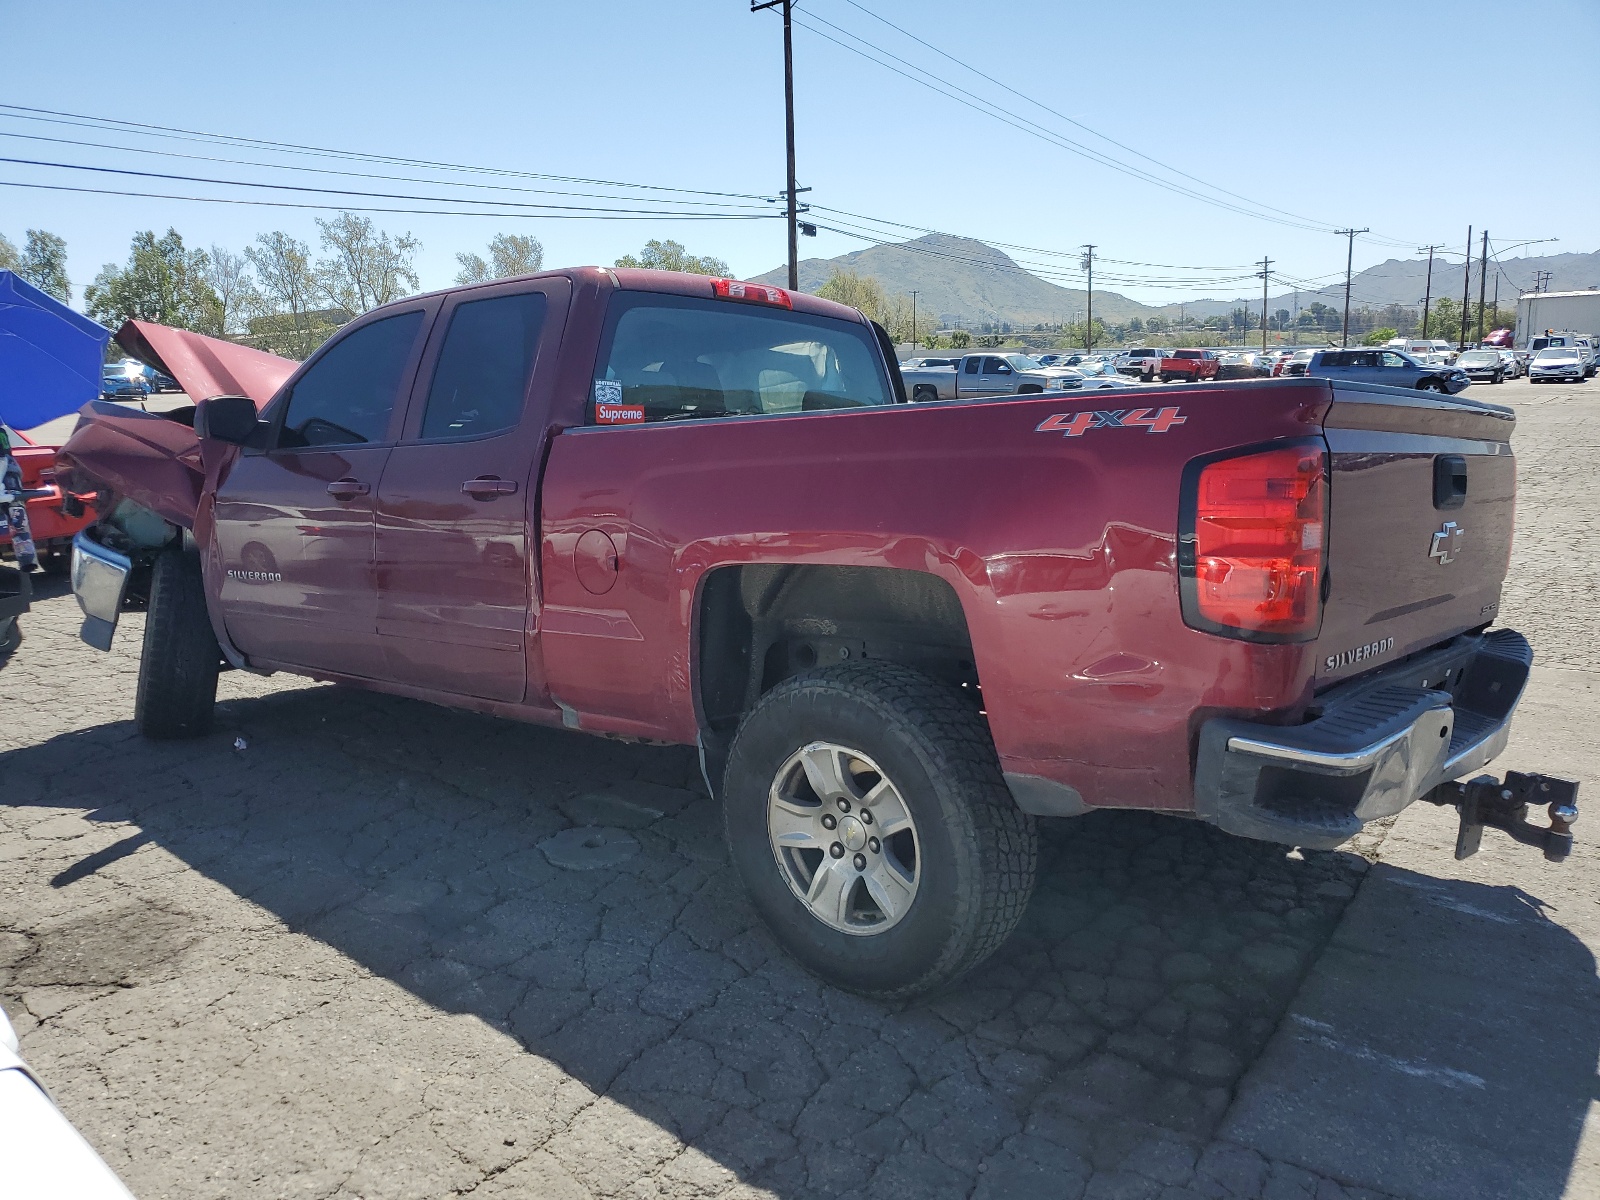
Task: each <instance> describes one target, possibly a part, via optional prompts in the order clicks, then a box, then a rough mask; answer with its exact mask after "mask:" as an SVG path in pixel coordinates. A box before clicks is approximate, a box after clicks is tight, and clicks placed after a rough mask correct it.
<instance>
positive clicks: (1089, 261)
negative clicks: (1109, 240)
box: [1079, 245, 1094, 354]
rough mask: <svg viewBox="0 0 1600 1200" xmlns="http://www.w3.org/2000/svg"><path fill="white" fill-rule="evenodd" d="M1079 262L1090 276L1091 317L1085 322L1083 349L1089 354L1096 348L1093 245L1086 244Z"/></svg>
mask: <svg viewBox="0 0 1600 1200" xmlns="http://www.w3.org/2000/svg"><path fill="white" fill-rule="evenodd" d="M1079 262H1080V263H1081V264H1082V266H1083V269H1084V272H1085V273H1086V274H1087V275H1088V277H1089V305H1088V307H1089V317H1088V319H1087V320H1086V321H1084V323H1083V349H1084V353H1086V354H1087V353H1090V352H1092V351H1093V350H1094V247H1093V246H1092V245H1085V246H1084V248H1083V257H1082V258H1081V259H1080V260H1079Z"/></svg>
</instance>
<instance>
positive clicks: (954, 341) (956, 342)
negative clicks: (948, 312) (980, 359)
mask: <svg viewBox="0 0 1600 1200" xmlns="http://www.w3.org/2000/svg"><path fill="white" fill-rule="evenodd" d="M970 345H972V335H971V334H970V333H968V332H967V331H966V330H965V329H956V330H952V331H951V333H950V349H952V350H965V349H966V348H967V347H968V346H970Z"/></svg>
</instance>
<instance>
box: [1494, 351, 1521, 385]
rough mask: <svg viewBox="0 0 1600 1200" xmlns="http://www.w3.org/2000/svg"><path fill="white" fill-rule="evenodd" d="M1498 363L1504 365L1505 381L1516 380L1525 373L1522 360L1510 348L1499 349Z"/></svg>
mask: <svg viewBox="0 0 1600 1200" xmlns="http://www.w3.org/2000/svg"><path fill="white" fill-rule="evenodd" d="M1500 361H1502V362H1503V363H1505V364H1506V378H1507V379H1516V378H1517V377H1518V376H1520V375H1524V374H1526V373H1527V368H1526V366H1525V365H1524V363H1523V360H1522V359H1521V358H1519V357H1518V356H1517V352H1516V351H1515V350H1512V349H1510V348H1503V349H1501V350H1500Z"/></svg>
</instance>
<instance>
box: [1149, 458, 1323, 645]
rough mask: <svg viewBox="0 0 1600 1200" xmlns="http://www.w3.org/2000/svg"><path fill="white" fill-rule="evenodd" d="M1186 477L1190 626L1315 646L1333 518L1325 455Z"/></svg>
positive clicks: (1233, 465)
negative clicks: (1327, 539) (1328, 527)
mask: <svg viewBox="0 0 1600 1200" xmlns="http://www.w3.org/2000/svg"><path fill="white" fill-rule="evenodd" d="M1187 474H1190V475H1191V480H1190V483H1189V486H1190V488H1191V489H1192V491H1191V493H1190V495H1189V497H1188V500H1189V504H1187V505H1186V508H1189V509H1190V512H1189V513H1186V514H1185V517H1186V519H1185V526H1186V528H1185V530H1184V533H1185V539H1184V546H1183V552H1182V554H1181V555H1180V566H1181V568H1182V573H1183V584H1184V588H1183V592H1184V594H1183V600H1184V618H1185V620H1186V621H1188V623H1189V624H1190V625H1192V626H1194V627H1196V628H1198V629H1204V630H1207V631H1209V632H1212V633H1223V634H1228V635H1230V636H1234V637H1244V638H1249V639H1252V640H1257V641H1298V640H1302V639H1305V638H1309V637H1314V636H1315V635H1316V632H1317V630H1318V628H1319V627H1320V625H1321V623H1322V577H1323V570H1324V553H1323V551H1324V543H1325V534H1326V524H1327V511H1328V477H1327V466H1326V456H1325V455H1324V453H1323V450H1322V448H1321V447H1319V446H1313V445H1295V446H1283V447H1278V448H1276V449H1272V450H1264V451H1261V452H1259V453H1255V454H1246V455H1241V456H1239V457H1237V458H1224V459H1219V460H1216V461H1213V462H1209V463H1204V464H1202V465H1200V466H1199V469H1198V472H1194V471H1193V469H1191V472H1189V473H1187Z"/></svg>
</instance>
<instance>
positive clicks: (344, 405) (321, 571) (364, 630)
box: [213, 307, 427, 676]
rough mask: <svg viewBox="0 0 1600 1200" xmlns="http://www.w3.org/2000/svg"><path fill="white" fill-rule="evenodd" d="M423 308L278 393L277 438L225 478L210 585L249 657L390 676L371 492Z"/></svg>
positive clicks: (317, 362) (378, 328) (382, 323)
mask: <svg viewBox="0 0 1600 1200" xmlns="http://www.w3.org/2000/svg"><path fill="white" fill-rule="evenodd" d="M426 316H427V311H426V309H425V308H423V307H418V308H416V309H413V310H412V311H410V312H405V313H400V314H397V315H394V316H387V317H384V318H381V319H379V320H376V321H371V322H367V323H366V324H363V325H361V326H359V327H358V328H355V329H352V330H351V331H350V332H349V333H346V334H343V335H341V336H340V337H339V338H338V340H337V341H335V342H332V343H330V344H329V345H328V346H327V347H326V348H324V350H323V351H322V352H321V353H320V354H318V356H317V357H316V358H315V359H314V360H313V361H312V362H311V364H310V365H309V366H307V367H306V368H305V370H304V371H303V372H302V373H301V374H300V375H299V376H298V377H297V378H296V379H295V380H294V382H293V383H292V384H291V386H290V390H289V393H288V394H287V396H280V397H279V398H278V400H277V401H275V402H274V405H273V410H274V415H273V418H272V426H271V441H272V445H271V448H269V449H267V450H265V451H247V452H245V453H244V454H242V455H240V457H239V458H238V459H237V460H236V461H235V463H234V464H233V469H232V470H231V471H230V472H229V473H228V476H227V478H226V479H224V480H223V481H222V482H221V483H220V484H219V485H218V487H217V491H216V504H215V508H214V512H213V531H214V534H213V536H214V537H215V540H216V550H217V555H216V560H217V564H216V569H219V570H220V571H221V574H222V578H221V579H220V581H214V587H215V590H216V592H217V594H218V595H219V596H220V597H221V601H220V602H221V608H222V616H223V621H224V623H225V624H226V626H227V630H228V636H229V638H230V639H231V640H232V641H233V643H234V645H236V646H237V647H238V648H239V649H240V650H242V651H243V652H244V653H245V654H246V655H247V656H249V657H250V658H252V659H257V660H263V661H267V662H273V663H283V664H285V665H288V666H295V667H306V668H311V669H317V670H325V671H332V672H338V673H340V674H349V675H361V676H381V675H382V670H381V669H380V668H381V662H382V656H381V653H380V651H379V648H378V640H377V620H376V615H377V592H376V588H375V587H374V583H373V575H372V542H373V517H372V514H373V499H374V497H375V496H376V494H377V490H378V481H379V480H380V479H381V478H382V476H383V469H384V465H385V463H386V462H387V460H388V457H389V453H390V447H391V445H392V438H393V432H394V428H395V426H396V424H397V423H398V414H397V413H396V400H397V399H398V397H399V396H400V395H401V390H402V388H403V387H404V386H405V385H406V384H407V383H409V380H410V376H411V373H412V371H413V370H414V369H415V360H416V357H417V354H418V353H419V351H420V343H421V341H422V338H421V333H422V330H423V327H424V325H425V318H426ZM217 584H220V586H216V585H217Z"/></svg>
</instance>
